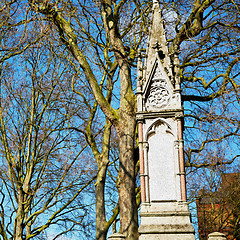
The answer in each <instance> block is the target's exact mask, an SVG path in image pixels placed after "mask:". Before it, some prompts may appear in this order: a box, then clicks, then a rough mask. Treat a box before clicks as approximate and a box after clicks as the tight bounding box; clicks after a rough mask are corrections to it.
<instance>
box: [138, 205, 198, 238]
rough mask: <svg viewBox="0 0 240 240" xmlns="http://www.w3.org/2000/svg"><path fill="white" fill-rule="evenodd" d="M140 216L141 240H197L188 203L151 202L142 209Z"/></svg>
mask: <svg viewBox="0 0 240 240" xmlns="http://www.w3.org/2000/svg"><path fill="white" fill-rule="evenodd" d="M140 216H141V225H140V228H139V233H140V238H139V240H145V239H146V240H147V239H148V240H149V239H160V240H161V239H165V240H169V239H179V240H180V239H181V240H185V239H186V240H188V239H189V240H190V239H191V240H194V239H195V237H194V229H193V226H192V224H191V222H190V213H189V211H188V206H187V204H186V203H182V202H158V203H154V202H151V204H149V205H147V204H144V205H143V206H142V207H141V214H140ZM174 237H175V238H174Z"/></svg>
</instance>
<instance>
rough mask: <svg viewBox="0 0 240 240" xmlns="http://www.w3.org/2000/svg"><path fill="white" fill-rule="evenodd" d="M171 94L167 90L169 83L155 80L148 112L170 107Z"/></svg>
mask: <svg viewBox="0 0 240 240" xmlns="http://www.w3.org/2000/svg"><path fill="white" fill-rule="evenodd" d="M170 98H171V96H170V92H169V90H168V89H167V83H166V81H165V80H164V79H160V80H154V81H153V83H152V85H151V87H150V90H149V95H148V97H147V101H146V107H147V110H154V109H155V108H158V109H159V108H163V107H165V106H167V105H168V103H169V100H170Z"/></svg>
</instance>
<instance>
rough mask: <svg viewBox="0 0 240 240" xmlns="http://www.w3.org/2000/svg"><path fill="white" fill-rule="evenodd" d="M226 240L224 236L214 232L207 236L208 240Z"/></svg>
mask: <svg viewBox="0 0 240 240" xmlns="http://www.w3.org/2000/svg"><path fill="white" fill-rule="evenodd" d="M226 239H227V237H226V235H225V234H223V233H220V232H214V233H210V234H209V235H208V240H226Z"/></svg>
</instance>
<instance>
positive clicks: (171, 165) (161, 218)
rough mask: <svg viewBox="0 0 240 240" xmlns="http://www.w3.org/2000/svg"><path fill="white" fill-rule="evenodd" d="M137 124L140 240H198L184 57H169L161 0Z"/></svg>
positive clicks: (141, 81) (141, 69) (142, 75)
mask: <svg viewBox="0 0 240 240" xmlns="http://www.w3.org/2000/svg"><path fill="white" fill-rule="evenodd" d="M144 57H145V63H144V65H145V66H143V61H142V59H143V58H144ZM137 120H138V133H139V158H140V181H141V198H142V205H141V213H140V216H141V225H140V228H139V233H140V238H139V239H140V240H194V239H195V237H194V229H193V226H192V224H191V222H190V212H189V210H188V205H187V202H186V186H185V170H184V156H183V140H182V132H183V129H182V125H183V124H182V121H183V110H182V104H181V89H180V78H179V58H178V52H177V51H175V53H172V54H171V55H170V54H169V52H168V45H167V41H166V36H165V30H164V24H163V20H162V13H161V9H160V5H159V3H158V1H156V0H155V1H154V3H153V12H152V25H151V30H150V35H149V40H148V46H147V51H146V53H142V51H141V50H140V51H139V60H138V85H137Z"/></svg>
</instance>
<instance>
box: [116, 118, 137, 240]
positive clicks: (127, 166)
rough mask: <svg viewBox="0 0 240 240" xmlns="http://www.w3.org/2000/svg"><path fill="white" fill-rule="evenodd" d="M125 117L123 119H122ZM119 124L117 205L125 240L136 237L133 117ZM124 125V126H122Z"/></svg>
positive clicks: (133, 239) (131, 239) (132, 239)
mask: <svg viewBox="0 0 240 240" xmlns="http://www.w3.org/2000/svg"><path fill="white" fill-rule="evenodd" d="M124 119H125V120H124ZM124 119H123V120H122V121H123V122H124V123H123V124H122V126H121V128H122V133H121V136H120V139H119V147H120V166H119V176H118V178H119V184H118V192H119V207H120V223H121V232H122V233H123V234H124V235H126V239H127V240H136V239H138V218H137V206H136V197H135V174H134V160H133V150H134V135H135V119H133V118H132V119H131V117H130V116H129V117H128V119H127V118H124ZM124 125H125V126H124Z"/></svg>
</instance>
